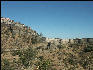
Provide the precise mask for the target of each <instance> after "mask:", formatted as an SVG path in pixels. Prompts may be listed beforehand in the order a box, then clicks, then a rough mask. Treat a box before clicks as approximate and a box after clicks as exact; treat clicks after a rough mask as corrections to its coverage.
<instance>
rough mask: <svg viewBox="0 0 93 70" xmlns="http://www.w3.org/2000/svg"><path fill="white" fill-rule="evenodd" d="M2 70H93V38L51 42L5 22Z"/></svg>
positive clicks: (2, 37)
mask: <svg viewBox="0 0 93 70" xmlns="http://www.w3.org/2000/svg"><path fill="white" fill-rule="evenodd" d="M1 61H2V62H1V64H2V65H1V69H2V70H93V38H82V39H68V40H64V39H59V38H53V39H49V38H46V37H42V36H40V35H39V34H38V33H37V32H36V31H34V30H32V29H31V28H30V27H28V26H25V25H24V24H21V23H19V22H14V21H12V20H10V19H9V18H1Z"/></svg>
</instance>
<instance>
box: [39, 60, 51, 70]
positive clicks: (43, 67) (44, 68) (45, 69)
mask: <svg viewBox="0 0 93 70" xmlns="http://www.w3.org/2000/svg"><path fill="white" fill-rule="evenodd" d="M37 66H39V70H49V69H50V68H51V61H50V60H44V59H43V60H42V61H40V62H38V63H37Z"/></svg>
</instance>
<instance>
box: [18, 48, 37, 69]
mask: <svg viewBox="0 0 93 70" xmlns="http://www.w3.org/2000/svg"><path fill="white" fill-rule="evenodd" d="M19 55H20V60H21V62H22V64H23V65H24V66H25V67H28V66H30V65H31V60H33V59H35V57H36V51H35V50H33V49H32V48H31V47H30V48H28V49H27V50H25V51H22V52H21V54H19Z"/></svg>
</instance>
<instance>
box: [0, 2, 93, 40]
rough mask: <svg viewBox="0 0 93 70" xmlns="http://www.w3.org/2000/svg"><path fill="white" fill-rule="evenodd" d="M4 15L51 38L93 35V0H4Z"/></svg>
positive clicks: (2, 6)
mask: <svg viewBox="0 0 93 70" xmlns="http://www.w3.org/2000/svg"><path fill="white" fill-rule="evenodd" d="M1 16H2V17H8V18H10V19H11V20H14V21H16V22H21V23H22V24H25V25H26V26H29V27H31V28H32V29H33V30H36V31H37V32H38V33H41V32H42V34H43V36H44V37H48V38H61V39H64V38H71V39H72V38H93V1H1Z"/></svg>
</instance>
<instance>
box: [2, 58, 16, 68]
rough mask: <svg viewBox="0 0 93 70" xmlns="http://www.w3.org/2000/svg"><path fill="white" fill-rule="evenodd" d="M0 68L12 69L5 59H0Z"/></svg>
mask: <svg viewBox="0 0 93 70" xmlns="http://www.w3.org/2000/svg"><path fill="white" fill-rule="evenodd" d="M1 70H14V69H13V68H12V66H10V62H9V61H8V60H7V59H3V60H2V64H1Z"/></svg>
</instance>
